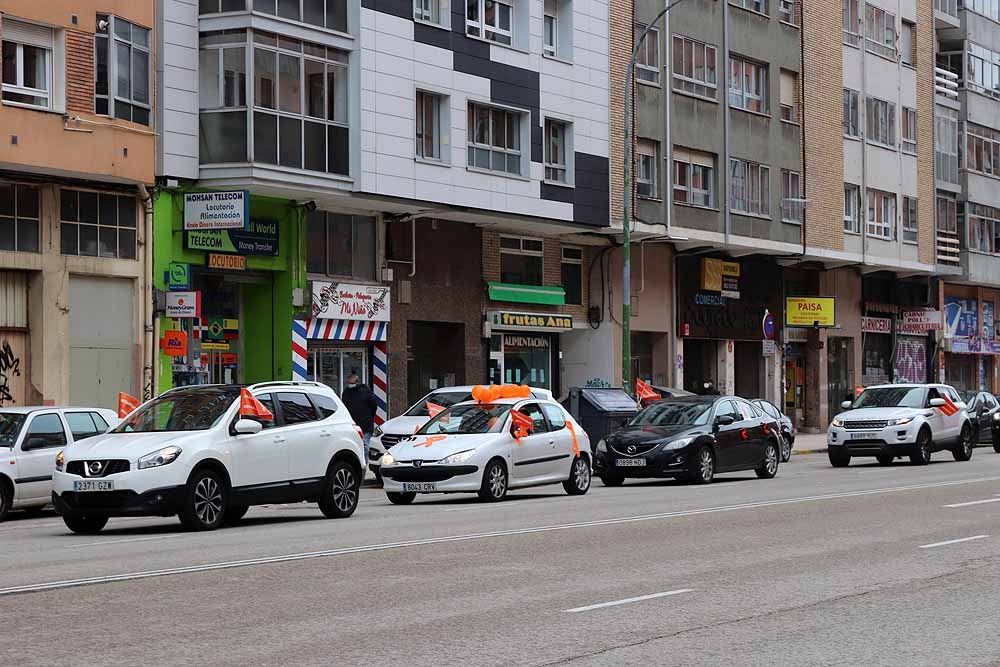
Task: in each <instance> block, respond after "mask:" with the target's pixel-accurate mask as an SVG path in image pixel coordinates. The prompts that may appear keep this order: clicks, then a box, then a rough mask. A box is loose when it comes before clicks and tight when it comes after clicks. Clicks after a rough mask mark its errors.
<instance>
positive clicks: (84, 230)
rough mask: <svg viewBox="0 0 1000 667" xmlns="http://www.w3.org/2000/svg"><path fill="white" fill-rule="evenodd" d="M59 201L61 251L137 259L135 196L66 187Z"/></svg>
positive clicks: (90, 255)
mask: <svg viewBox="0 0 1000 667" xmlns="http://www.w3.org/2000/svg"><path fill="white" fill-rule="evenodd" d="M59 203H60V206H59V220H60V221H61V222H60V224H59V228H60V230H59V234H60V247H61V248H62V254H64V255H83V256H88V257H115V258H118V259H135V256H136V250H135V244H136V201H135V197H130V196H125V195H111V194H104V193H97V192H90V191H87V190H69V189H65V188H64V189H62V190H60V192H59Z"/></svg>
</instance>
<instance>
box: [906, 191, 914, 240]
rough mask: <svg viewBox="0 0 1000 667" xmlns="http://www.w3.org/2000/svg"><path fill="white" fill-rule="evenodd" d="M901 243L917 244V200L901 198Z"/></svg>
mask: <svg viewBox="0 0 1000 667" xmlns="http://www.w3.org/2000/svg"><path fill="white" fill-rule="evenodd" d="M903 242H904V243H916V242H917V198H916V197H907V196H905V195H904V196H903Z"/></svg>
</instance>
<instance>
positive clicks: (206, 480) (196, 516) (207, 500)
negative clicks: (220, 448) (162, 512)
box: [180, 470, 227, 531]
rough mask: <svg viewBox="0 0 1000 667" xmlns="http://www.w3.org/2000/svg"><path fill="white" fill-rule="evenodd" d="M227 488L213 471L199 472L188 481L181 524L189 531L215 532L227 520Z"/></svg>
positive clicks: (181, 513)
mask: <svg viewBox="0 0 1000 667" xmlns="http://www.w3.org/2000/svg"><path fill="white" fill-rule="evenodd" d="M226 495H227V494H226V488H225V486H224V485H223V482H222V480H221V479H220V478H219V475H218V474H217V473H215V472H214V471H212V470H199V471H197V472H195V473H194V475H192V476H191V479H190V480H189V481H188V485H187V490H186V493H185V498H184V505H183V506H182V507H181V512H180V519H181V524H183V526H184V527H185V528H187V529H188V530H199V531H200V530H215V529H216V528H218V527H219V526H221V525H222V522H223V521H224V520H225V518H226V505H227V502H226Z"/></svg>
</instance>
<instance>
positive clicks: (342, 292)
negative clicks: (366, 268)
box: [312, 282, 389, 322]
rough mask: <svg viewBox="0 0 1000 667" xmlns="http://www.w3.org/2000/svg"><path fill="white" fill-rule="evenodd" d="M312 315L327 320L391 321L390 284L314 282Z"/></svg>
mask: <svg viewBox="0 0 1000 667" xmlns="http://www.w3.org/2000/svg"><path fill="white" fill-rule="evenodd" d="M312 316H313V317H314V318H319V319H327V320H361V321H364V322H388V321H389V288H388V287H383V286H381V285H353V284H350V283H324V282H314V283H313V284H312Z"/></svg>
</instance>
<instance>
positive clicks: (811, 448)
mask: <svg viewBox="0 0 1000 667" xmlns="http://www.w3.org/2000/svg"><path fill="white" fill-rule="evenodd" d="M825 451H826V433H799V434H798V435H796V436H795V445H794V446H793V448H792V454H822V453H823V452H825Z"/></svg>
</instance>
